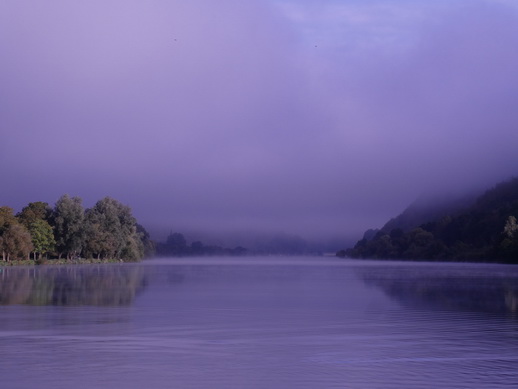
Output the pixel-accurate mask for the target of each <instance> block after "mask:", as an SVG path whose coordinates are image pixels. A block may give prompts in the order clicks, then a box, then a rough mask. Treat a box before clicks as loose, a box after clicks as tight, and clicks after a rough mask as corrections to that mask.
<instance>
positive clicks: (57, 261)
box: [0, 258, 140, 267]
mask: <svg viewBox="0 0 518 389" xmlns="http://www.w3.org/2000/svg"><path fill="white" fill-rule="evenodd" d="M129 262H140V261H128V263H129ZM109 263H126V261H124V260H122V259H115V258H111V259H95V258H93V259H86V258H81V259H44V260H42V261H41V260H34V259H24V260H16V259H15V260H12V261H9V262H6V261H0V267H14V266H52V265H100V264H109Z"/></svg>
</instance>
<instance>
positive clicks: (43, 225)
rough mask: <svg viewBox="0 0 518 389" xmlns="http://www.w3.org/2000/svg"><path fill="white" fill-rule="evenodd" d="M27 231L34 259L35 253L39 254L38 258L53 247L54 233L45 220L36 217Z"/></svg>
mask: <svg viewBox="0 0 518 389" xmlns="http://www.w3.org/2000/svg"><path fill="white" fill-rule="evenodd" d="M29 232H30V234H31V238H32V245H33V247H34V259H36V254H39V258H40V259H41V256H42V255H43V254H46V253H48V252H49V251H51V250H53V249H54V245H55V244H56V241H55V240H54V233H53V232H52V227H51V226H50V224H49V223H47V222H46V221H45V220H42V219H37V220H35V221H34V222H32V223H31V225H30V226H29Z"/></svg>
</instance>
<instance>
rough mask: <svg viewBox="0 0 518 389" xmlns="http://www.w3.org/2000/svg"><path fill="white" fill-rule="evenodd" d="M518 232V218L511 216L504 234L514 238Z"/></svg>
mask: <svg viewBox="0 0 518 389" xmlns="http://www.w3.org/2000/svg"><path fill="white" fill-rule="evenodd" d="M516 231H518V224H516V218H515V217H514V216H509V217H508V218H507V222H506V223H505V227H504V233H505V234H506V235H507V237H508V238H513V237H514V235H515V234H516Z"/></svg>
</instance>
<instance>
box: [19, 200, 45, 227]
mask: <svg viewBox="0 0 518 389" xmlns="http://www.w3.org/2000/svg"><path fill="white" fill-rule="evenodd" d="M51 216H52V208H51V207H50V206H49V204H48V203H45V202H43V201H36V202H34V203H29V204H28V205H27V206H26V207H23V208H22V211H21V212H20V213H18V214H17V215H16V217H17V218H18V220H19V221H20V223H22V224H23V225H24V226H25V227H27V228H29V226H30V225H31V224H32V223H34V222H35V221H36V220H45V221H47V222H48V221H49V220H50V218H51Z"/></svg>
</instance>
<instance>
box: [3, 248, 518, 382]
mask: <svg viewBox="0 0 518 389" xmlns="http://www.w3.org/2000/svg"><path fill="white" fill-rule="evenodd" d="M0 304H1V305H0V357H1V363H0V387H2V388H6V389H7V388H8V389H16V388H35V387H37V388H40V389H51V388H52V389H57V388H67V389H69V388H75V389H80V388H97V389H99V388H110V389H111V388H125V389H129V388H154V389H156V388H354V389H362V388H365V389H367V388H368V389H373V388H380V389H381V388H383V389H391V388H397V389H402V388H412V389H418V388H457V389H462V388H470V389H473V388H484V389H487V388H515V387H516V386H517V385H518V369H517V368H516V367H517V366H518V266H515V267H513V266H505V265H487V264H451V263H450V264H442V263H436V264H433V263H410V262H381V261H353V260H346V259H345V260H344V259H338V258H331V257H264V258H263V257H249V258H246V257H245V258H186V259H154V260H148V261H144V262H142V263H139V264H121V265H88V266H77V265H76V266H41V267H32V268H29V267H27V268H23V267H21V268H15V267H13V268H5V267H4V268H0Z"/></svg>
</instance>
